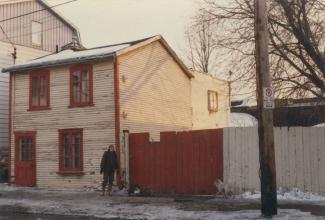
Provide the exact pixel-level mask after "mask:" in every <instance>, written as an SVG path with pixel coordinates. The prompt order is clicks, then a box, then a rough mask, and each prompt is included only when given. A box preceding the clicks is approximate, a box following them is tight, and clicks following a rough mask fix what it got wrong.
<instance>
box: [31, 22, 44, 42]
mask: <svg viewBox="0 0 325 220" xmlns="http://www.w3.org/2000/svg"><path fill="white" fill-rule="evenodd" d="M32 44H33V45H36V46H41V45H42V23H39V22H35V21H32Z"/></svg>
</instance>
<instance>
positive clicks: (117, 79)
mask: <svg viewBox="0 0 325 220" xmlns="http://www.w3.org/2000/svg"><path fill="white" fill-rule="evenodd" d="M114 104H115V105H114V106H115V150H116V154H117V163H118V170H117V174H116V183H117V185H118V186H119V187H120V186H121V160H120V158H121V151H120V130H121V129H120V74H119V61H118V56H117V55H115V56H114Z"/></svg>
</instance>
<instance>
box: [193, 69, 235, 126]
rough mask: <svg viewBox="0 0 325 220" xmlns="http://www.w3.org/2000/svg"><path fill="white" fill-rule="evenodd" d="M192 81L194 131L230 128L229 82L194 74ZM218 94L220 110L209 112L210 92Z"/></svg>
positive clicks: (206, 75) (203, 74) (199, 73)
mask: <svg viewBox="0 0 325 220" xmlns="http://www.w3.org/2000/svg"><path fill="white" fill-rule="evenodd" d="M193 75H194V78H193V79H192V80H191V86H192V109H193V129H208V128H222V127H227V126H229V117H230V97H229V94H230V93H229V89H230V88H229V83H228V81H224V80H220V79H217V78H214V77H213V76H211V75H208V74H205V73H201V72H194V71H193ZM209 90H211V91H215V92H217V94H218V110H217V111H213V112H212V111H211V112H210V111H209V108H208V91H209Z"/></svg>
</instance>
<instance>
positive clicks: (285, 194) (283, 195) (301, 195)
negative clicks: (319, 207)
mask: <svg viewBox="0 0 325 220" xmlns="http://www.w3.org/2000/svg"><path fill="white" fill-rule="evenodd" d="M239 197H240V198H244V199H260V198H261V192H258V191H255V192H245V193H243V194H242V195H240V196H239ZM277 198H278V200H294V201H322V202H323V201H324V202H325V197H324V196H321V195H319V194H317V193H312V192H303V191H301V190H300V189H298V188H293V189H292V190H291V191H286V190H284V189H283V188H279V190H278V191H277Z"/></svg>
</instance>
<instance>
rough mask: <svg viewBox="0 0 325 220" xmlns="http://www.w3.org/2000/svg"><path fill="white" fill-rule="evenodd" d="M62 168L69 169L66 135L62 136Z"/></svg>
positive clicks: (67, 137) (67, 138) (67, 139)
mask: <svg viewBox="0 0 325 220" xmlns="http://www.w3.org/2000/svg"><path fill="white" fill-rule="evenodd" d="M63 167H64V168H69V167H70V163H69V136H68V134H64V135H63Z"/></svg>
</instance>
